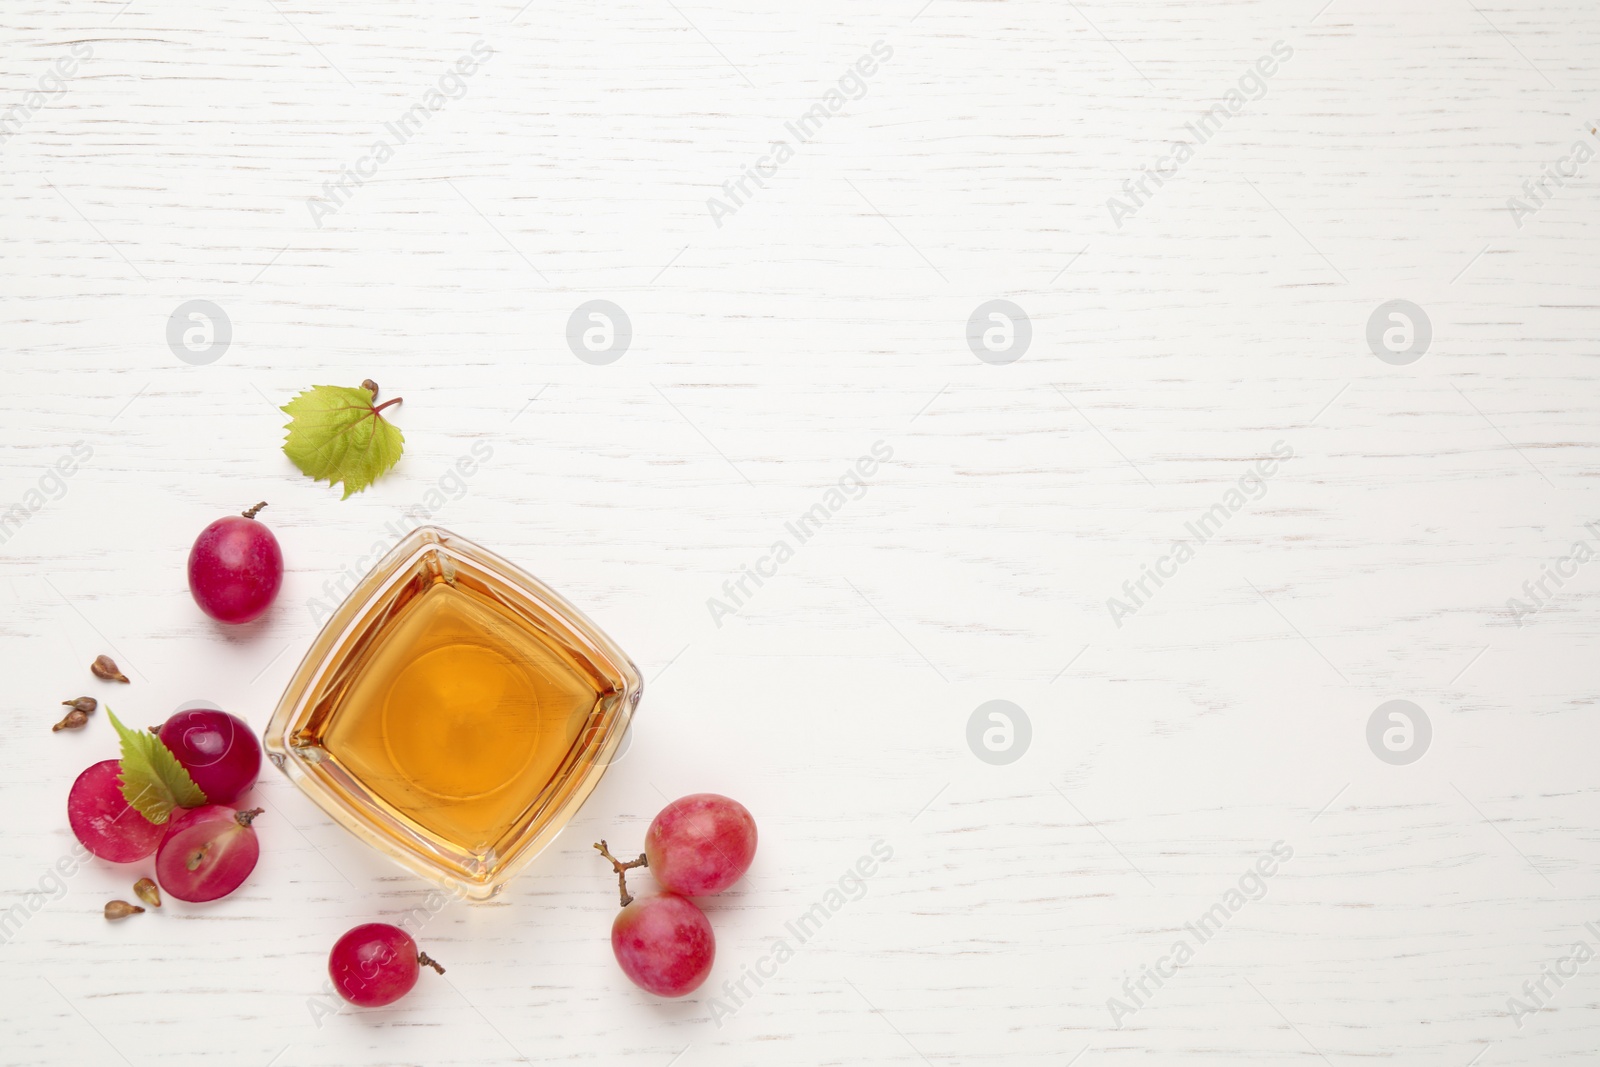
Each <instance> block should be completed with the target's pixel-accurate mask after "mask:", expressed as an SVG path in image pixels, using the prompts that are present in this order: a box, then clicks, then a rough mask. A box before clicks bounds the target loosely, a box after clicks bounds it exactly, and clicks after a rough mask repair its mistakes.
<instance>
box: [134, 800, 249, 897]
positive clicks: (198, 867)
mask: <svg viewBox="0 0 1600 1067" xmlns="http://www.w3.org/2000/svg"><path fill="white" fill-rule="evenodd" d="M260 814H261V809H260V808H254V809H252V810H250V811H235V810H234V809H232V808H230V807H227V806H225V805H222V804H207V805H205V806H204V807H200V808H189V809H187V810H183V809H179V810H175V811H173V813H172V818H170V819H169V820H167V836H166V837H164V838H162V840H161V848H160V849H159V850H157V852H156V881H158V882H160V883H161V888H162V889H165V890H166V891H167V892H168V893H169V894H171V895H172V896H175V897H177V898H178V899H179V900H188V901H193V902H196V903H198V902H200V901H204V900H216V899H217V898H218V897H225V896H227V895H228V894H229V893H231V892H233V891H234V890H235V889H238V888H239V887H240V886H241V885H243V884H244V880H245V879H246V878H248V877H250V872H251V871H253V870H255V869H256V860H257V859H259V858H260V856H261V843H260V842H259V841H258V840H257V839H256V832H255V830H254V829H252V828H251V826H250V823H251V820H253V819H254V818H255V817H256V816H257V815H260Z"/></svg>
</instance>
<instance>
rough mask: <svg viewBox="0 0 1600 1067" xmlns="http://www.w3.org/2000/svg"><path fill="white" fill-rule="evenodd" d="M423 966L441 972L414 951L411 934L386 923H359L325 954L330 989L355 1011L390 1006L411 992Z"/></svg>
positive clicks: (436, 965) (441, 968)
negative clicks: (330, 983) (346, 1001)
mask: <svg viewBox="0 0 1600 1067" xmlns="http://www.w3.org/2000/svg"><path fill="white" fill-rule="evenodd" d="M424 966H427V967H432V968H433V969H434V970H436V971H438V972H439V973H440V974H443V973H444V968H443V967H441V966H439V965H438V964H437V963H436V962H434V961H433V960H431V959H429V958H428V954H427V953H425V952H418V951H417V943H416V942H415V941H413V940H412V939H411V935H410V934H408V933H406V932H405V931H404V930H402V929H400V928H399V927H398V926H390V925H389V924H388V923H362V924H361V925H360V926H358V927H356V928H355V929H354V930H351V931H350V932H349V933H347V934H345V935H344V936H343V937H341V938H340V939H339V940H337V941H335V942H334V943H333V951H332V952H330V953H328V976H329V977H330V978H332V979H333V987H334V988H335V989H337V990H338V991H339V995H340V996H341V997H343V998H344V999H346V1000H348V1001H349V1002H350V1003H352V1004H354V1005H355V1006H356V1007H358V1008H381V1007H383V1006H384V1005H385V1004H393V1003H394V1002H395V1001H397V1000H399V999H400V998H401V997H403V996H405V995H406V994H407V993H409V992H411V987H412V986H414V985H416V984H417V975H418V974H420V973H421V972H422V968H423V967H424Z"/></svg>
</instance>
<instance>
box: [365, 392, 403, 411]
mask: <svg viewBox="0 0 1600 1067" xmlns="http://www.w3.org/2000/svg"><path fill="white" fill-rule="evenodd" d="M404 399H405V397H403V396H397V397H395V398H394V399H393V400H385V401H384V402H383V403H381V404H379V405H378V406H377V407H375V408H373V409H372V413H373V414H374V415H376V414H378V413H379V412H380V411H382V410H383V409H384V408H392V407H394V406H395V405H396V404H398V403H400V401H402V400H404Z"/></svg>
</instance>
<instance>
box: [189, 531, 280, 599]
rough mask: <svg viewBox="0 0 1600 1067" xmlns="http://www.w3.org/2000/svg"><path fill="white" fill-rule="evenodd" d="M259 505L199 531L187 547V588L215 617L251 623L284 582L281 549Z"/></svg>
mask: <svg viewBox="0 0 1600 1067" xmlns="http://www.w3.org/2000/svg"><path fill="white" fill-rule="evenodd" d="M265 506H266V505H265V504H258V505H256V506H255V507H253V508H251V509H250V510H249V511H247V512H245V513H244V514H243V515H228V516H226V517H224V518H220V519H218V520H217V521H216V522H214V523H212V524H211V525H210V526H207V527H206V528H205V529H204V530H201V531H200V536H199V537H197V538H195V541H194V547H193V548H191V549H190V550H189V592H190V593H191V594H193V596H194V602H195V603H196V604H198V605H200V610H201V611H203V612H205V613H206V614H207V615H210V616H211V617H212V618H213V619H216V620H217V621H218V622H233V623H238V622H249V621H250V620H252V619H254V618H257V617H259V616H260V615H261V613H262V612H264V611H266V610H267V608H268V607H269V606H271V604H272V600H273V598H274V597H276V596H277V595H278V587H279V586H281V585H282V584H283V551H282V550H281V549H280V548H279V547H278V539H277V538H276V537H274V536H273V535H272V531H271V530H269V529H267V527H266V524H265V523H262V522H258V521H256V518H255V513H256V512H257V511H259V510H260V509H261V508H263V507H265Z"/></svg>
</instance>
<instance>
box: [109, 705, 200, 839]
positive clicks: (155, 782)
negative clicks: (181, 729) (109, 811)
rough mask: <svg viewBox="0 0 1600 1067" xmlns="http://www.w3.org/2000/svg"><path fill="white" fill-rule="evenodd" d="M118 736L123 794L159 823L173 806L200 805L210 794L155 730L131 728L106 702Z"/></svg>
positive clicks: (168, 814)
mask: <svg viewBox="0 0 1600 1067" xmlns="http://www.w3.org/2000/svg"><path fill="white" fill-rule="evenodd" d="M106 717H107V718H108V719H110V720H111V725H112V727H113V728H114V729H115V730H116V731H117V736H118V737H119V738H121V739H122V797H123V799H124V800H126V801H127V802H128V803H129V805H131V806H132V807H133V808H135V809H136V810H137V811H138V812H139V814H140V815H143V816H144V817H145V818H146V819H149V820H150V821H151V822H153V823H156V824H157V825H159V824H161V823H164V822H166V821H167V818H168V817H169V816H170V815H171V814H172V809H173V808H198V807H200V806H201V805H202V804H204V803H206V795H205V794H204V793H203V792H201V791H200V787H199V786H197V785H195V784H194V779H193V778H190V777H189V772H188V771H187V770H186V769H185V768H184V766H183V764H181V763H179V762H178V757H176V756H174V755H173V754H172V750H171V749H170V748H168V747H167V746H166V745H164V744H163V743H162V741H161V738H159V737H157V736H156V735H155V734H151V733H145V732H143V731H136V730H130V729H128V728H127V727H126V726H124V725H122V723H121V722H119V721H118V720H117V717H116V716H115V715H114V714H112V712H111V706H110V705H109V704H108V705H106Z"/></svg>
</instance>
